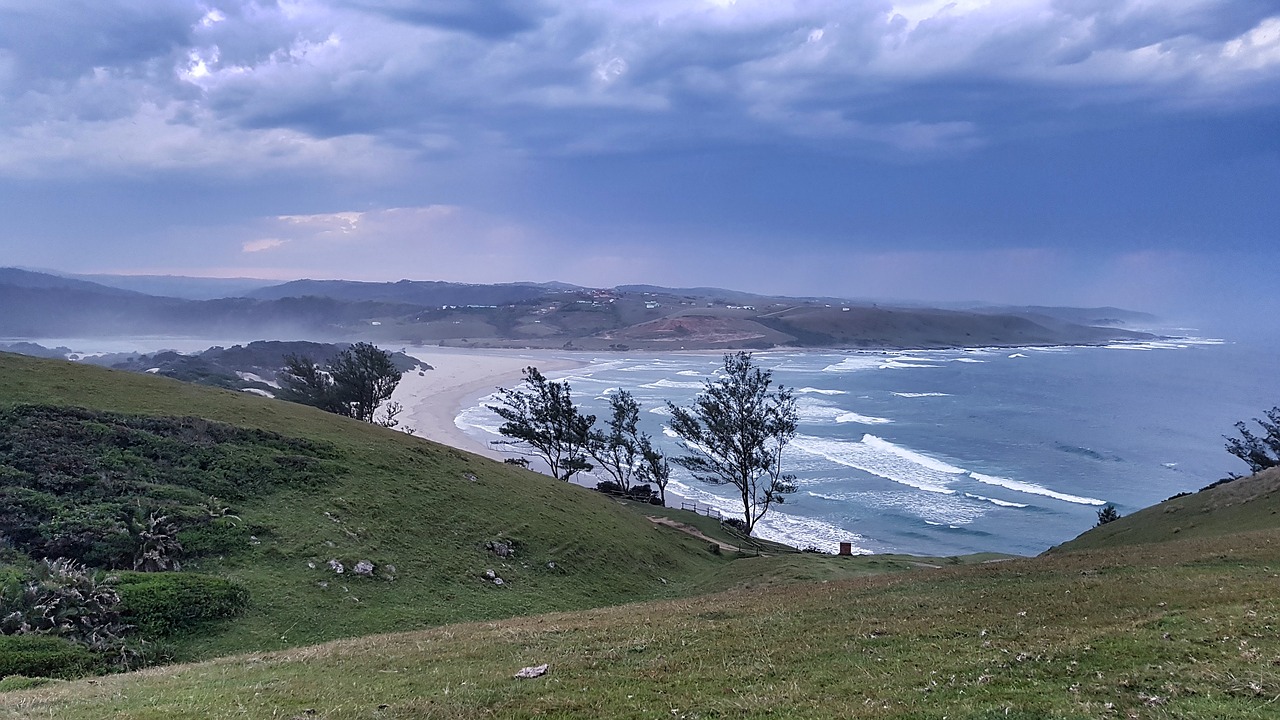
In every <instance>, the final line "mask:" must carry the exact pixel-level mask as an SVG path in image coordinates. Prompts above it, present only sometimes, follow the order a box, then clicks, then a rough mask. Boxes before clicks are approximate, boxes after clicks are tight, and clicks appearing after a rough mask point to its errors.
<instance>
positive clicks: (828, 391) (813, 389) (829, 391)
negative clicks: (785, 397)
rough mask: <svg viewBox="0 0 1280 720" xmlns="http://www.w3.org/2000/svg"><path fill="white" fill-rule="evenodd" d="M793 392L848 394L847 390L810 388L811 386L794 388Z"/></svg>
mask: <svg viewBox="0 0 1280 720" xmlns="http://www.w3.org/2000/svg"><path fill="white" fill-rule="evenodd" d="M795 393H796V394H797V395H811V394H815V395H848V394H849V392H848V391H847V390H823V389H821V388H812V387H805V388H800V389H799V390H796V391H795Z"/></svg>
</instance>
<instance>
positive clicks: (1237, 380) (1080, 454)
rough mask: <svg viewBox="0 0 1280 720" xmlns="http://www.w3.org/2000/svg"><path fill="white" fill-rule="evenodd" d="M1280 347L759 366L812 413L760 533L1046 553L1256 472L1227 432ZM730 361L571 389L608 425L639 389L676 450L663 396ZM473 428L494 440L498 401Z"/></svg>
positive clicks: (592, 375) (699, 494) (779, 360)
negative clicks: (1101, 513)
mask: <svg viewBox="0 0 1280 720" xmlns="http://www.w3.org/2000/svg"><path fill="white" fill-rule="evenodd" d="M1275 347H1280V344H1278V343H1275V342H1271V343H1268V344H1265V345H1264V346H1259V345H1257V344H1254V343H1253V342H1250V343H1248V344H1237V343H1235V342H1230V341H1218V340H1208V341H1206V340H1184V341H1173V342H1159V343H1143V344H1118V345H1112V346H1108V347H1058V348H1026V349H984V350H944V351H902V352H887V353H884V352H882V353H854V352H820V351H796V352H760V353H756V355H755V357H756V359H757V361H758V362H759V363H760V364H761V365H762V366H764V367H766V368H769V369H771V370H772V371H773V373H774V379H775V381H776V382H778V383H781V384H783V385H785V386H787V387H791V388H793V389H795V390H796V391H797V394H798V398H799V411H800V428H799V433H798V435H797V437H796V439H795V440H794V442H793V443H792V444H791V445H790V446H789V448H788V450H787V452H786V455H785V456H784V461H785V464H786V467H787V470H788V471H790V472H794V473H796V475H797V476H798V485H799V491H798V492H797V493H796V494H794V495H791V496H789V497H788V498H787V503H786V504H785V505H783V506H781V507H779V508H777V509H776V510H773V511H771V512H770V514H769V515H768V516H766V519H765V520H764V521H763V523H762V524H761V526H759V528H758V534H759V535H761V536H763V537H768V538H773V539H778V540H783V541H785V542H788V543H791V544H793V545H797V546H800V547H806V546H810V545H814V546H818V547H821V548H823V549H828V550H831V549H834V548H835V547H836V544H837V543H838V542H840V541H842V540H843V541H851V542H853V543H854V545H855V547H856V548H858V549H861V550H863V551H868V552H907V553H914V554H926V555H942V556H946V555H955V554H960V553H968V552H981V551H999V552H1009V553H1018V554H1036V553H1039V552H1042V551H1044V550H1045V549H1047V548H1048V547H1049V546H1051V545H1053V544H1056V543H1059V542H1062V541H1064V540H1068V539H1070V538H1072V537H1075V536H1076V535H1078V534H1079V533H1080V532H1083V531H1084V530H1086V529H1088V528H1089V527H1091V526H1092V525H1093V524H1094V522H1095V520H1096V512H1097V510H1098V508H1099V507H1100V506H1101V505H1103V504H1104V503H1106V502H1111V503H1114V504H1115V505H1116V506H1117V508H1118V509H1119V510H1120V512H1121V513H1123V514H1128V513H1130V512H1133V511H1135V510H1138V509H1141V508H1143V507H1146V506H1148V505H1151V504H1153V503H1156V502H1159V501H1161V500H1164V499H1165V498H1168V497H1170V496H1172V495H1174V494H1177V493H1179V492H1185V491H1194V490H1197V489H1199V488H1201V487H1203V486H1204V485H1207V484H1208V483H1210V482H1212V481H1214V480H1217V479H1219V478H1222V477H1225V476H1226V475H1227V473H1228V472H1237V473H1244V472H1246V470H1247V469H1246V467H1245V466H1244V464H1243V463H1241V462H1240V461H1238V460H1237V459H1235V458H1233V457H1231V456H1230V455H1228V454H1227V453H1226V452H1225V451H1224V449H1223V442H1224V441H1223V439H1222V435H1223V434H1226V433H1232V432H1234V431H1233V427H1232V425H1233V423H1234V422H1235V421H1237V420H1241V419H1247V418H1252V417H1254V416H1258V415H1260V414H1261V413H1262V412H1263V411H1264V410H1265V409H1266V408H1269V407H1271V405H1272V404H1275V402H1276V399H1277V398H1280V378H1277V377H1276V375H1275V373H1274V372H1273V369H1272V361H1271V358H1274V356H1275V355H1274V352H1272V350H1273V349H1274V348H1275ZM720 366H721V357H720V356H719V355H716V354H665V355H631V356H626V357H623V358H618V357H603V358H594V359H593V362H592V363H591V364H590V365H589V366H588V367H586V368H582V369H579V370H576V371H573V372H572V373H570V374H568V375H567V376H566V378H565V379H567V380H568V381H569V382H570V383H571V384H572V387H573V390H574V397H575V399H576V400H577V401H578V403H579V404H580V405H581V406H582V407H583V408H584V410H585V411H587V412H591V413H595V414H596V415H598V416H600V417H604V416H606V414H607V402H608V401H607V398H608V392H609V391H610V390H611V389H612V388H619V387H622V388H626V389H628V390H630V391H631V392H632V393H634V394H635V396H636V398H637V399H638V400H639V401H640V402H641V404H642V407H643V408H644V409H645V410H646V412H645V413H644V418H645V419H644V425H645V429H646V430H647V431H648V432H650V433H651V434H652V435H653V436H654V437H655V438H658V439H659V440H660V441H661V442H662V444H663V446H664V449H666V450H667V451H668V453H673V452H675V451H676V446H675V441H674V440H673V439H671V438H670V437H668V436H666V435H664V425H663V421H664V417H665V412H666V411H665V408H664V401H665V400H670V401H672V402H674V403H676V404H688V403H689V402H690V401H691V400H692V399H693V397H694V396H695V395H696V394H697V393H698V391H699V390H700V389H701V388H702V383H703V380H704V379H706V378H708V377H711V376H712V374H713V373H714V372H715V371H716V370H717V369H718V368H719V367H720ZM457 423H458V425H459V426H460V427H462V428H464V429H465V430H467V431H468V432H469V433H471V434H472V435H474V436H475V437H477V439H480V440H482V441H487V440H491V439H493V438H494V437H495V436H494V435H493V434H492V433H493V431H494V430H495V428H496V425H497V422H496V419H495V418H494V417H493V416H492V414H491V413H489V412H488V411H487V410H485V409H484V408H483V405H482V404H478V405H476V406H474V407H471V408H469V409H467V410H465V411H464V412H463V413H462V414H461V415H460V416H459V417H458V419H457ZM676 472H677V479H676V480H675V481H673V483H672V486H671V489H672V490H673V491H674V492H675V493H677V494H679V495H680V496H682V497H684V498H688V499H692V500H698V501H700V502H703V503H708V504H712V505H714V506H716V507H718V508H720V509H721V510H723V511H724V512H725V513H726V514H731V513H735V512H740V510H738V509H736V508H735V502H736V501H735V500H733V499H732V497H731V493H728V492H725V489H724V488H717V487H711V486H707V485H705V484H702V483H698V482H696V481H693V480H692V479H691V478H690V477H688V476H687V474H685V473H684V471H683V470H682V469H677V471H676ZM587 482H593V481H592V480H590V479H588V480H587Z"/></svg>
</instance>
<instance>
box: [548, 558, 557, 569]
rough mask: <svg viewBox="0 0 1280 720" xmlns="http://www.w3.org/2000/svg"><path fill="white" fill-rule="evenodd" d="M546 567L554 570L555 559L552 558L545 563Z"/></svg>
mask: <svg viewBox="0 0 1280 720" xmlns="http://www.w3.org/2000/svg"><path fill="white" fill-rule="evenodd" d="M547 569H548V570H555V569H556V561H555V560H552V561H551V562H549V563H547Z"/></svg>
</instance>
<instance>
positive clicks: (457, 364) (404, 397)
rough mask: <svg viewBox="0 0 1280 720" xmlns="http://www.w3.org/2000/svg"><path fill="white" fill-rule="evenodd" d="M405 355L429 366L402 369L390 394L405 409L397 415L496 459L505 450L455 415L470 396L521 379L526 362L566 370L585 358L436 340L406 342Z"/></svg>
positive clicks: (422, 431) (432, 436)
mask: <svg viewBox="0 0 1280 720" xmlns="http://www.w3.org/2000/svg"><path fill="white" fill-rule="evenodd" d="M403 352H404V353H405V354H406V355H409V356H411V357H414V358H417V359H418V360H421V361H422V362H424V363H426V364H428V365H430V366H431V367H432V369H431V370H421V371H413V370H410V371H409V372H406V373H405V374H404V375H403V376H402V377H401V379H400V384H399V385H397V386H396V391H395V393H394V394H393V395H392V396H391V400H392V401H393V402H398V403H400V404H401V405H402V406H403V407H404V410H403V412H402V413H401V414H400V417H399V420H400V424H401V426H403V427H408V428H411V429H412V430H413V433H412V434H413V435H415V436H417V437H421V438H426V439H427V440H431V441H433V442H437V443H440V444H442V445H448V446H450V447H455V448H458V449H460V450H465V451H467V452H471V453H475V454H477V455H483V456H484V457H487V458H490V459H492V460H498V461H501V460H502V459H503V458H504V457H506V456H505V455H503V454H502V453H500V452H497V451H495V450H493V449H492V448H490V447H488V446H486V445H484V444H482V443H480V442H478V441H476V440H475V438H472V437H471V436H470V435H468V434H467V433H465V432H463V430H462V429H461V428H459V427H458V426H457V425H456V424H455V423H454V420H455V419H456V418H457V417H458V414H459V413H460V412H461V411H462V410H463V409H465V408H466V407H468V406H469V405H471V404H472V403H473V402H474V401H475V400H477V399H479V398H481V397H484V396H485V395H488V394H490V393H492V392H494V391H495V390H496V389H497V388H498V387H499V386H502V387H514V386H515V385H518V384H520V382H521V378H522V377H523V372H524V369H525V368H526V367H528V366H530V365H533V366H535V367H537V368H538V369H539V370H541V371H542V372H544V373H552V372H558V371H562V370H571V369H573V368H577V367H583V366H585V365H586V364H587V363H586V362H585V361H581V360H572V359H569V358H565V357H555V356H552V355H545V356H541V355H539V354H537V353H530V352H528V351H511V352H503V351H500V350H487V351H476V350H469V349H468V350H453V349H449V348H440V347H436V346H421V347H407V348H404V349H403Z"/></svg>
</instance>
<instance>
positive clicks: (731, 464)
mask: <svg viewBox="0 0 1280 720" xmlns="http://www.w3.org/2000/svg"><path fill="white" fill-rule="evenodd" d="M772 383H773V378H772V373H770V372H769V371H767V370H763V369H761V368H759V367H756V366H755V365H754V364H753V363H752V361H751V354H750V353H745V352H739V353H736V354H733V355H725V356H724V374H723V375H722V376H721V377H720V378H719V379H717V380H715V381H711V380H708V381H707V382H706V385H705V387H704V388H703V391H702V392H701V393H700V394H699V395H698V397H697V398H695V399H694V403H693V407H691V408H684V407H679V406H677V405H674V404H672V403H670V402H668V403H667V407H668V408H669V409H670V410H671V422H670V426H671V429H672V430H673V431H675V433H676V435H677V436H679V438H680V447H681V449H683V450H684V451H685V452H686V453H687V454H686V455H682V456H680V457H676V458H673V460H674V462H675V463H676V464H677V465H680V466H682V467H684V468H685V469H687V470H689V471H690V472H691V473H693V476H694V477H695V478H697V479H698V480H701V481H702V482H705V483H709V484H712V485H732V486H734V487H735V488H737V490H738V492H739V494H740V495H741V498H742V516H743V520H744V521H745V525H746V531H747V533H750V532H751V531H752V530H753V529H754V528H755V525H756V523H757V522H758V521H759V520H760V518H761V517H763V516H764V514H765V513H766V512H768V511H769V508H770V507H771V506H772V505H774V504H775V503H777V504H782V502H783V501H784V497H783V496H784V495H786V494H788V493H793V492H795V491H796V486H795V484H794V482H793V481H794V480H795V476H794V475H786V474H783V472H782V450H783V448H785V447H786V445H787V443H789V442H790V441H791V439H792V438H793V437H795V434H796V425H797V422H798V417H797V414H796V401H795V397H794V396H793V395H792V393H791V391H790V390H787V389H786V388H783V387H781V386H779V387H778V389H777V390H776V391H770V389H769V388H770V385H772Z"/></svg>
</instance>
